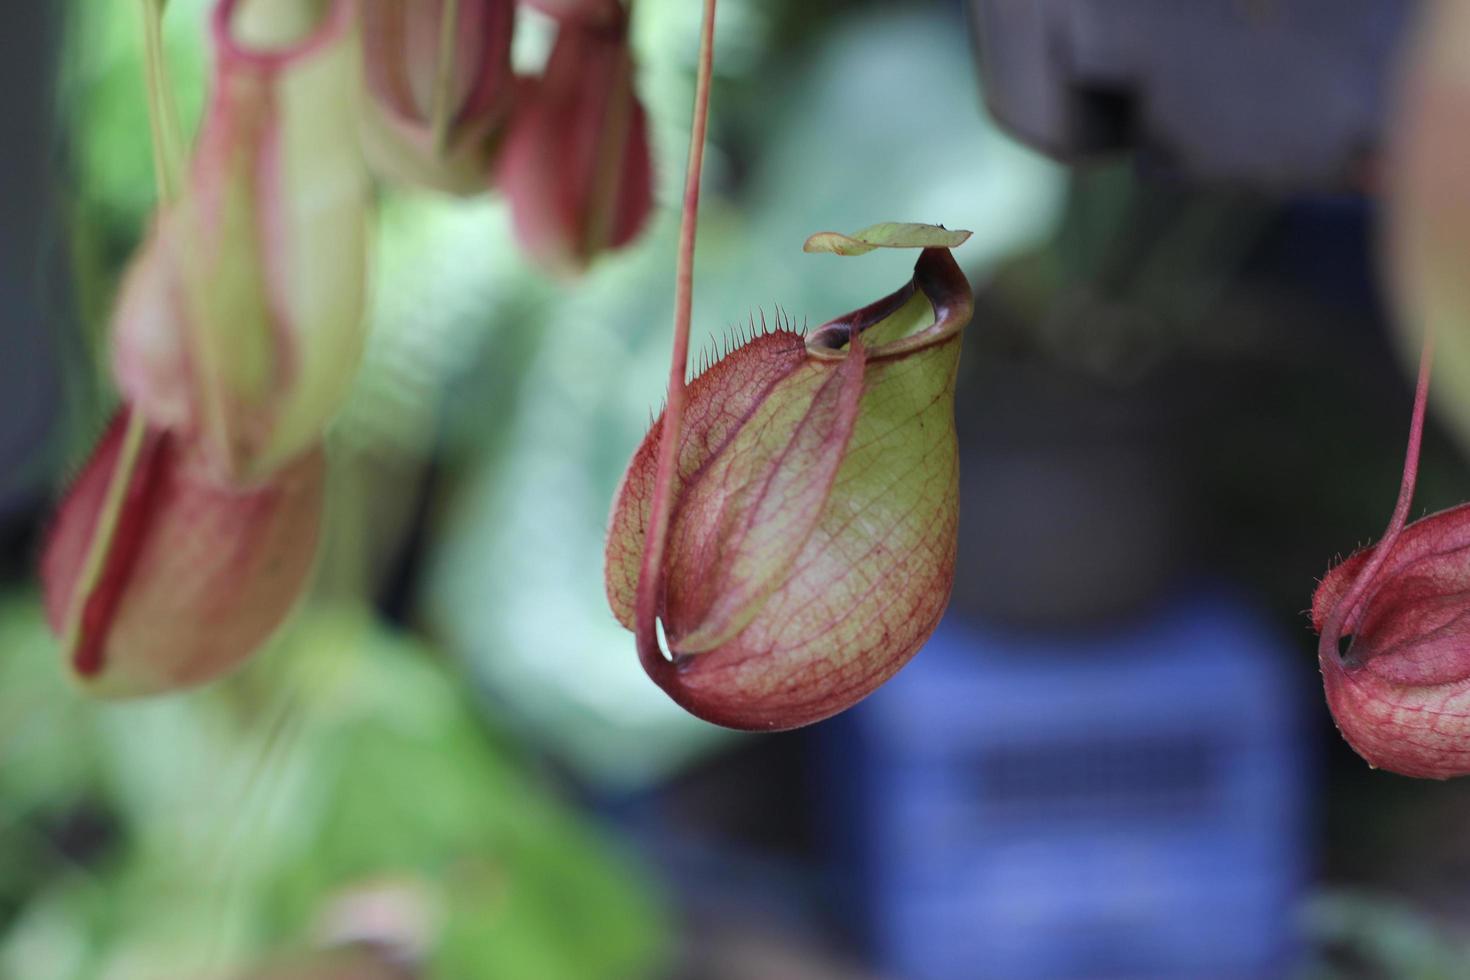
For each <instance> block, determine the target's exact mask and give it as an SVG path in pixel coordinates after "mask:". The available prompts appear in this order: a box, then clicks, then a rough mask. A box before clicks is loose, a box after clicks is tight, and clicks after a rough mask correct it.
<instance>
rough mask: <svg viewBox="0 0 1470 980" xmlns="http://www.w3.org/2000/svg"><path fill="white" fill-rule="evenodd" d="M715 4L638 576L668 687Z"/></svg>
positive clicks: (643, 648)
mask: <svg viewBox="0 0 1470 980" xmlns="http://www.w3.org/2000/svg"><path fill="white" fill-rule="evenodd" d="M714 43H715V0H704V20H703V23H702V25H701V27H700V37H699V65H698V68H697V70H696V76H695V78H696V80H695V90H694V120H693V123H692V125H691V126H690V132H689V169H688V172H687V174H686V176H685V179H684V210H683V214H682V216H681V218H680V224H679V257H678V264H677V266H676V269H675V273H674V352H673V357H672V359H671V361H670V364H669V395H668V404H667V405H666V406H665V408H664V423H663V432H662V436H661V439H660V442H659V449H658V477H657V479H656V480H655V482H654V486H653V499H652V500H651V501H650V503H649V510H648V531H647V536H646V537H645V539H644V547H643V561H642V564H641V565H640V567H639V571H638V603H637V630H636V637H637V642H638V658H639V660H641V661H642V663H643V669H644V670H645V671H647V672H648V675H649V677H651V678H653V680H654V681H655V682H656V683H658V684H659V685H660V686H663V681H662V680H661V678H668V677H669V676H670V675H671V672H672V671H673V670H674V665H673V662H672V661H670V660H669V658H668V657H666V656H665V655H664V652H663V650H662V648H661V647H660V646H659V642H658V606H659V602H658V599H659V593H660V591H662V589H663V575H662V570H663V565H664V550H665V548H666V547H667V546H668V536H669V516H670V514H671V512H672V510H673V499H672V495H671V493H670V491H671V489H672V487H673V482H674V468H675V466H677V465H678V452H679V427H680V425H681V424H682V423H683V421H684V403H685V400H686V395H687V392H686V390H685V386H686V381H685V378H686V377H687V375H688V372H689V330H690V323H691V320H692V316H693V303H694V241H695V235H696V232H697V230H698V226H699V182H700V176H701V174H702V172H703V170H704V140H705V132H706V131H707V130H708V128H709V90H710V81H711V79H712V78H713V75H714Z"/></svg>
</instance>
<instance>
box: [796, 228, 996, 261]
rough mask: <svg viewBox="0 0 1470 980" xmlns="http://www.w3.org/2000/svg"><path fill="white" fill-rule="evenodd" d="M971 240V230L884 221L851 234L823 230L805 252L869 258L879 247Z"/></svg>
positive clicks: (810, 240) (954, 243) (955, 243)
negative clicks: (951, 229)
mask: <svg viewBox="0 0 1470 980" xmlns="http://www.w3.org/2000/svg"><path fill="white" fill-rule="evenodd" d="M969 238H970V233H969V232H968V231H950V230H949V229H948V228H946V227H944V226H943V225H920V224H913V223H911V222H900V221H884V222H881V223H879V224H876V225H870V226H869V227H867V228H864V229H863V230H862V231H859V232H854V233H853V234H851V235H843V234H841V233H839V232H835V231H819V232H817V233H816V234H815V235H813V236H811V237H810V238H808V239H807V240H806V244H805V245H803V246H802V247H801V249H802V251H803V252H831V253H832V254H834V255H866V254H867V253H869V252H871V251H872V250H873V249H875V248H958V247H960V246H961V245H963V244H965V242H966V241H968V240H969Z"/></svg>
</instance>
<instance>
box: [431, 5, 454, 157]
mask: <svg viewBox="0 0 1470 980" xmlns="http://www.w3.org/2000/svg"><path fill="white" fill-rule="evenodd" d="M458 44H459V0H442V3H441V5H440V8H439V60H438V62H437V64H436V65H435V70H434V100H433V102H432V104H431V106H430V109H429V124H430V127H431V130H432V132H433V135H434V153H435V154H437V155H439V156H443V155H444V151H445V149H446V148H447V147H448V145H449V127H450V125H451V124H452V123H453V122H454V120H453V119H452V118H451V113H450V104H449V103H450V101H451V100H450V96H451V95H452V94H453V93H452V92H451V91H450V90H451V89H452V88H453V87H454V57H455V53H456V49H457V47H458Z"/></svg>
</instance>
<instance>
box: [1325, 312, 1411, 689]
mask: <svg viewBox="0 0 1470 980" xmlns="http://www.w3.org/2000/svg"><path fill="white" fill-rule="evenodd" d="M1433 372H1434V326H1433V324H1429V325H1428V326H1426V327H1425V329H1424V346H1423V348H1422V349H1421V351H1420V354H1419V380H1418V382H1417V383H1416V384H1415V386H1414V411H1413V414H1412V416H1411V417H1410V420H1409V445H1408V448H1407V449H1406V450H1405V452H1404V475H1403V477H1402V478H1401V479H1400V481H1399V499H1398V501H1397V502H1396V503H1395V504H1394V508H1393V516H1392V517H1390V518H1389V521H1388V529H1387V530H1385V531H1384V532H1383V537H1382V538H1381V539H1380V540H1379V542H1378V544H1377V545H1376V546H1375V547H1374V548H1373V554H1372V556H1371V557H1370V558H1369V559H1368V561H1367V562H1366V563H1365V564H1364V565H1363V568H1362V570H1360V571H1359V572H1358V574H1357V576H1355V577H1354V578H1353V581H1352V585H1351V586H1349V587H1348V590H1347V592H1345V593H1344V594H1343V597H1342V599H1340V600H1339V601H1338V603H1337V605H1336V606H1334V607H1333V609H1332V612H1331V614H1330V615H1329V616H1328V618H1327V621H1326V622H1325V623H1323V624H1322V640H1321V643H1320V644H1319V646H1318V651H1317V652H1318V659H1323V658H1326V657H1328V656H1329V654H1330V655H1331V656H1332V657H1333V658H1335V660H1336V661H1340V660H1341V652H1340V651H1339V650H1338V649H1337V646H1338V641H1339V640H1340V639H1341V637H1342V629H1343V626H1344V625H1345V624H1346V623H1347V620H1348V617H1349V616H1351V615H1352V613H1353V609H1354V608H1355V607H1356V606H1357V604H1358V602H1359V601H1360V600H1361V599H1362V598H1363V595H1364V593H1366V592H1367V591H1368V589H1369V587H1370V586H1372V584H1373V579H1374V577H1375V576H1376V575H1377V574H1378V570H1379V569H1380V568H1382V567H1383V563H1384V562H1385V561H1387V560H1388V555H1389V552H1391V551H1392V550H1393V546H1394V544H1395V543H1396V542H1397V541H1398V538H1399V535H1400V534H1402V533H1403V530H1404V526H1405V525H1407V524H1408V522H1409V508H1410V506H1412V504H1413V502H1414V486H1415V484H1416V483H1417V482H1418V479H1419V453H1420V449H1421V448H1422V446H1423V443H1424V412H1425V408H1426V406H1427V405H1428V402H1429V378H1430V375H1431V374H1433Z"/></svg>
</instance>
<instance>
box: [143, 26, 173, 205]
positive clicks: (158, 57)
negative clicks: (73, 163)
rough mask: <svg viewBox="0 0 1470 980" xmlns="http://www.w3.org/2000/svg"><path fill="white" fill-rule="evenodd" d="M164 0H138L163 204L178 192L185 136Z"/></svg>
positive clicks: (150, 129)
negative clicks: (168, 52) (171, 71)
mask: <svg viewBox="0 0 1470 980" xmlns="http://www.w3.org/2000/svg"><path fill="white" fill-rule="evenodd" d="M164 2H165V0H138V9H139V12H140V13H141V14H142V17H143V81H144V84H145V86H146V87H147V93H148V132H149V135H150V136H151V138H152V141H153V176H154V180H155V182H156V183H157V186H158V200H159V203H160V204H163V205H167V204H171V203H172V202H173V201H174V199H175V198H176V197H177V196H178V193H179V183H180V179H181V178H180V175H181V173H182V171H183V164H182V158H183V139H182V137H181V136H180V135H179V129H180V127H179V120H178V112H177V111H176V109H175V106H174V101H173V88H172V86H171V84H170V82H169V77H168V63H167V61H166V59H165V56H164V50H163V5H164Z"/></svg>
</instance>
